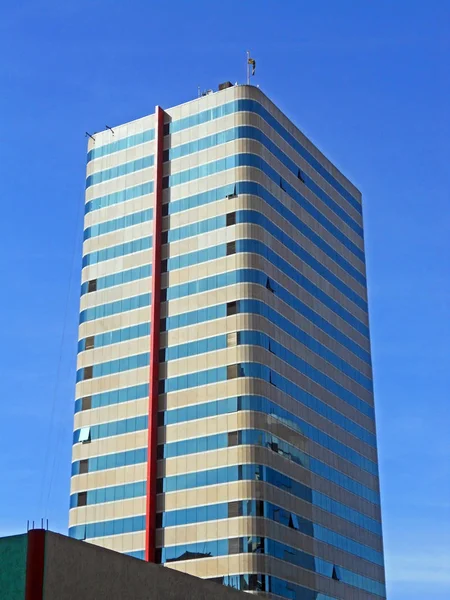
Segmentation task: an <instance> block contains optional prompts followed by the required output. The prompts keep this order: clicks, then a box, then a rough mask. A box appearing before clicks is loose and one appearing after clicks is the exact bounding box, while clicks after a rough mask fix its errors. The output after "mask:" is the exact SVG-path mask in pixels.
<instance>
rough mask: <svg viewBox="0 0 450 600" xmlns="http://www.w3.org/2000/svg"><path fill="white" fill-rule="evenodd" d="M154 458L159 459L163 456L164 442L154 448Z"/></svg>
mask: <svg viewBox="0 0 450 600" xmlns="http://www.w3.org/2000/svg"><path fill="white" fill-rule="evenodd" d="M156 458H157V459H158V460H161V459H163V458H164V444H159V446H157V448H156Z"/></svg>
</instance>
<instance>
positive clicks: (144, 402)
mask: <svg viewBox="0 0 450 600" xmlns="http://www.w3.org/2000/svg"><path fill="white" fill-rule="evenodd" d="M146 414H148V398H141V399H139V400H129V401H128V402H121V403H120V404H112V405H111V406H103V407H102V408H93V409H90V410H83V411H80V412H77V413H75V424H74V429H79V428H80V427H86V426H87V425H91V426H92V425H98V424H100V423H107V422H108V421H120V420H121V419H129V418H130V417H131V416H137V415H146Z"/></svg>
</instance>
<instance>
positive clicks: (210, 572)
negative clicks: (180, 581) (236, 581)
mask: <svg viewBox="0 0 450 600" xmlns="http://www.w3.org/2000/svg"><path fill="white" fill-rule="evenodd" d="M164 566H165V567H166V568H168V569H173V570H175V571H180V572H181V573H188V574H190V575H193V576H194V577H200V578H203V579H204V578H211V577H218V576H221V575H222V576H223V575H236V574H239V573H254V572H256V570H255V556H254V555H252V554H236V555H233V556H221V557H218V558H202V559H200V560H189V561H177V562H170V563H166V564H165V565H164Z"/></svg>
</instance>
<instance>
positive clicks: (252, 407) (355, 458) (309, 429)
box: [158, 395, 378, 477]
mask: <svg viewBox="0 0 450 600" xmlns="http://www.w3.org/2000/svg"><path fill="white" fill-rule="evenodd" d="M242 410H244V411H255V412H261V413H263V414H265V415H269V416H270V417H271V418H272V419H275V420H277V421H279V422H280V424H281V425H286V426H287V427H291V428H292V429H295V430H296V431H298V432H299V433H301V434H302V435H304V436H306V437H307V438H309V439H311V440H312V441H313V442H315V443H316V444H319V445H320V446H323V447H324V448H326V449H327V450H330V451H331V452H334V453H335V454H337V455H339V456H341V457H342V458H344V459H345V460H347V461H349V462H351V463H353V464H354V465H356V466H357V467H359V468H361V469H363V470H365V471H368V472H369V473H371V474H372V475H375V476H376V477H378V466H377V464H376V462H374V461H372V460H370V459H369V458H367V457H366V456H363V455H362V454H360V453H359V452H357V451H356V450H354V449H352V448H350V447H349V446H347V445H345V444H344V443H342V442H340V441H338V440H337V439H336V438H334V437H332V436H331V435H328V434H327V433H325V432H324V431H322V430H321V429H319V428H318V427H315V426H314V425H311V424H310V423H308V422H307V421H305V420H304V419H301V418H300V417H298V416H296V415H294V414H293V413H291V412H289V411H288V410H286V409H284V408H282V407H281V406H279V405H278V404H276V403H274V402H272V401H271V400H269V399H268V398H265V397H263V396H257V395H245V396H237V397H231V398H222V399H219V400H213V401H210V402H203V403H201V404H193V405H189V406H184V407H181V408H174V409H170V410H165V411H161V412H160V413H158V414H159V422H160V425H175V424H177V423H185V422H189V421H196V420H200V419H207V418H210V417H216V416H219V415H224V414H230V413H233V412H238V411H242Z"/></svg>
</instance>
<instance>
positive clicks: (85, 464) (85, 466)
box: [80, 459, 89, 475]
mask: <svg viewBox="0 0 450 600" xmlns="http://www.w3.org/2000/svg"><path fill="white" fill-rule="evenodd" d="M88 471H89V461H88V460H87V459H83V460H80V475H85V474H86V473H87V472H88Z"/></svg>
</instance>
